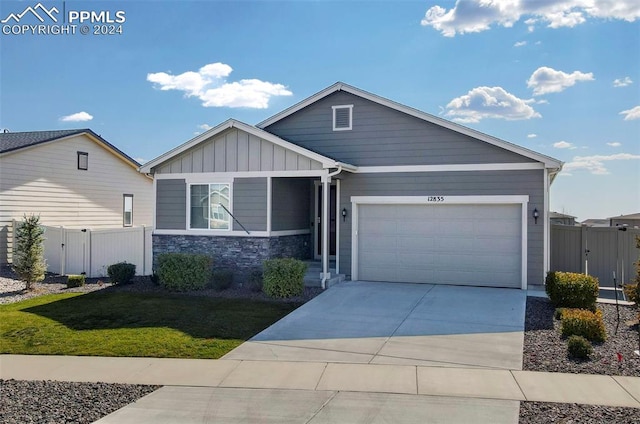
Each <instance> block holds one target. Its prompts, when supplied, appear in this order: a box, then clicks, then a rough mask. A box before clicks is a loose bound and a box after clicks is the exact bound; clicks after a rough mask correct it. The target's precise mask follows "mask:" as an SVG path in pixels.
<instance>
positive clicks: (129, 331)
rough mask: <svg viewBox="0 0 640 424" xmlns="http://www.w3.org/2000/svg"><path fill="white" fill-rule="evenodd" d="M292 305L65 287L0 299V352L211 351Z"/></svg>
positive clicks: (167, 354)
mask: <svg viewBox="0 0 640 424" xmlns="http://www.w3.org/2000/svg"><path fill="white" fill-rule="evenodd" d="M297 306H299V305H293V304H284V303H275V302H274V303H271V302H259V301H250V300H243V299H233V300H230V299H218V298H207V297H195V296H181V295H162V294H140V293H118V292H110V293H100V292H96V293H89V294H79V293H68V294H55V295H48V296H42V297H37V298H33V299H29V300H25V301H23V302H18V303H13V304H8V305H0V353H15V354H42V355H90V356H92V355H93V356H141V357H145V356H146V357H158V358H219V357H221V356H222V355H224V354H225V353H227V352H229V351H230V350H232V349H233V348H235V347H236V346H238V345H240V344H241V343H242V342H243V341H245V340H247V339H249V338H250V337H252V336H253V335H255V334H257V333H258V332H260V331H261V330H263V329H265V328H267V327H268V326H269V325H271V324H272V323H274V322H275V321H277V320H279V319H280V318H282V317H283V316H285V315H286V314H288V313H289V312H291V311H292V310H294V309H295V308H296V307H297Z"/></svg>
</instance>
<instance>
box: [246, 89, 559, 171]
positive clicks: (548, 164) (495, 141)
mask: <svg viewBox="0 0 640 424" xmlns="http://www.w3.org/2000/svg"><path fill="white" fill-rule="evenodd" d="M337 91H344V92H346V93H350V94H353V95H355V96H358V97H362V98H364V99H367V100H370V101H372V102H374V103H378V104H380V105H382V106H386V107H389V108H391V109H395V110H397V111H399V112H403V113H406V114H407V115H411V116H413V117H416V118H418V119H422V120H424V121H427V122H429V123H432V124H435V125H439V126H441V127H444V128H447V129H450V130H452V131H456V132H458V133H460V134H464V135H467V136H469V137H473V138H475V139H477V140H480V141H484V142H486V143H489V144H492V145H494V146H497V147H501V148H503V149H506V150H509V151H511V152H514V153H517V154H519V155H521V156H524V157H527V158H530V159H533V160H535V161H538V162H542V163H544V165H545V168H548V169H552V170H557V172H559V171H560V170H561V169H562V165H563V163H562V162H561V161H559V160H557V159H554V158H552V157H550V156H546V155H543V154H540V153H537V152H534V151H533V150H529V149H526V148H524V147H521V146H518V145H516V144H513V143H509V142H507V141H504V140H501V139H499V138H496V137H493V136H490V135H487V134H484V133H482V132H480V131H476V130H473V129H471V128H468V127H465V126H463V125H460V124H456V123H455V122H451V121H448V120H446V119H442V118H439V117H437V116H435V115H431V114H428V113H426V112H422V111H420V110H418V109H414V108H412V107H409V106H405V105H402V104H400V103H397V102H394V101H393V100H389V99H386V98H384V97H380V96H378V95H376V94H372V93H369V92H367V91H364V90H361V89H359V88H356V87H353V86H351V85H348V84H345V83H343V82H340V81H338V82H336V83H335V84H333V85H332V86H330V87H327V88H325V89H324V90H322V91H320V92H318V93H316V94H314V95H312V96H311V97H308V98H307V99H305V100H302V101H301V102H298V103H296V104H295V105H293V106H291V107H289V108H287V109H285V110H283V111H282V112H280V113H277V114H275V115H273V116H272V117H270V118H267V119H265V120H264V121H262V122H260V123H259V124H257V125H256V126H257V127H258V128H265V127H268V126H269V125H271V124H274V123H276V122H278V121H280V120H282V119H284V118H286V117H287V116H289V115H292V114H294V113H295V112H297V111H299V110H301V109H303V108H305V107H307V106H309V105H310V104H312V103H315V102H317V101H318V100H320V99H323V98H325V97H327V96H329V95H330V94H333V93H335V92H337Z"/></svg>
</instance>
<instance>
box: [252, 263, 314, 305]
mask: <svg viewBox="0 0 640 424" xmlns="http://www.w3.org/2000/svg"><path fill="white" fill-rule="evenodd" d="M305 272H307V264H305V263H304V262H302V261H300V260H297V259H292V258H283V259H269V260H266V261H264V277H263V281H264V283H263V287H262V289H263V290H264V292H265V293H266V294H267V295H269V296H271V297H279V298H286V297H291V296H297V295H300V294H302V291H303V290H304V274H305Z"/></svg>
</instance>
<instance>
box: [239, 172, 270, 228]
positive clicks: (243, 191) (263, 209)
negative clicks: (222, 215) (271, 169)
mask: <svg viewBox="0 0 640 424" xmlns="http://www.w3.org/2000/svg"><path fill="white" fill-rule="evenodd" d="M232 192H233V215H234V216H235V217H236V218H237V220H238V221H239V222H240V223H241V224H242V225H243V226H244V227H245V228H246V229H247V230H249V231H266V230H267V179H266V178H236V179H235V180H234V181H233V189H232ZM233 229H234V230H239V231H242V227H241V226H240V225H238V223H237V222H235V221H234V223H233Z"/></svg>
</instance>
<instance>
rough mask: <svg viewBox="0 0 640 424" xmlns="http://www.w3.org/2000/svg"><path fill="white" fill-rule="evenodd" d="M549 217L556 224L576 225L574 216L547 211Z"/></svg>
mask: <svg viewBox="0 0 640 424" xmlns="http://www.w3.org/2000/svg"><path fill="white" fill-rule="evenodd" d="M549 219H550V220H551V223H552V224H556V225H577V222H576V217H575V216H573V215H566V214H564V213H560V212H549Z"/></svg>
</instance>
